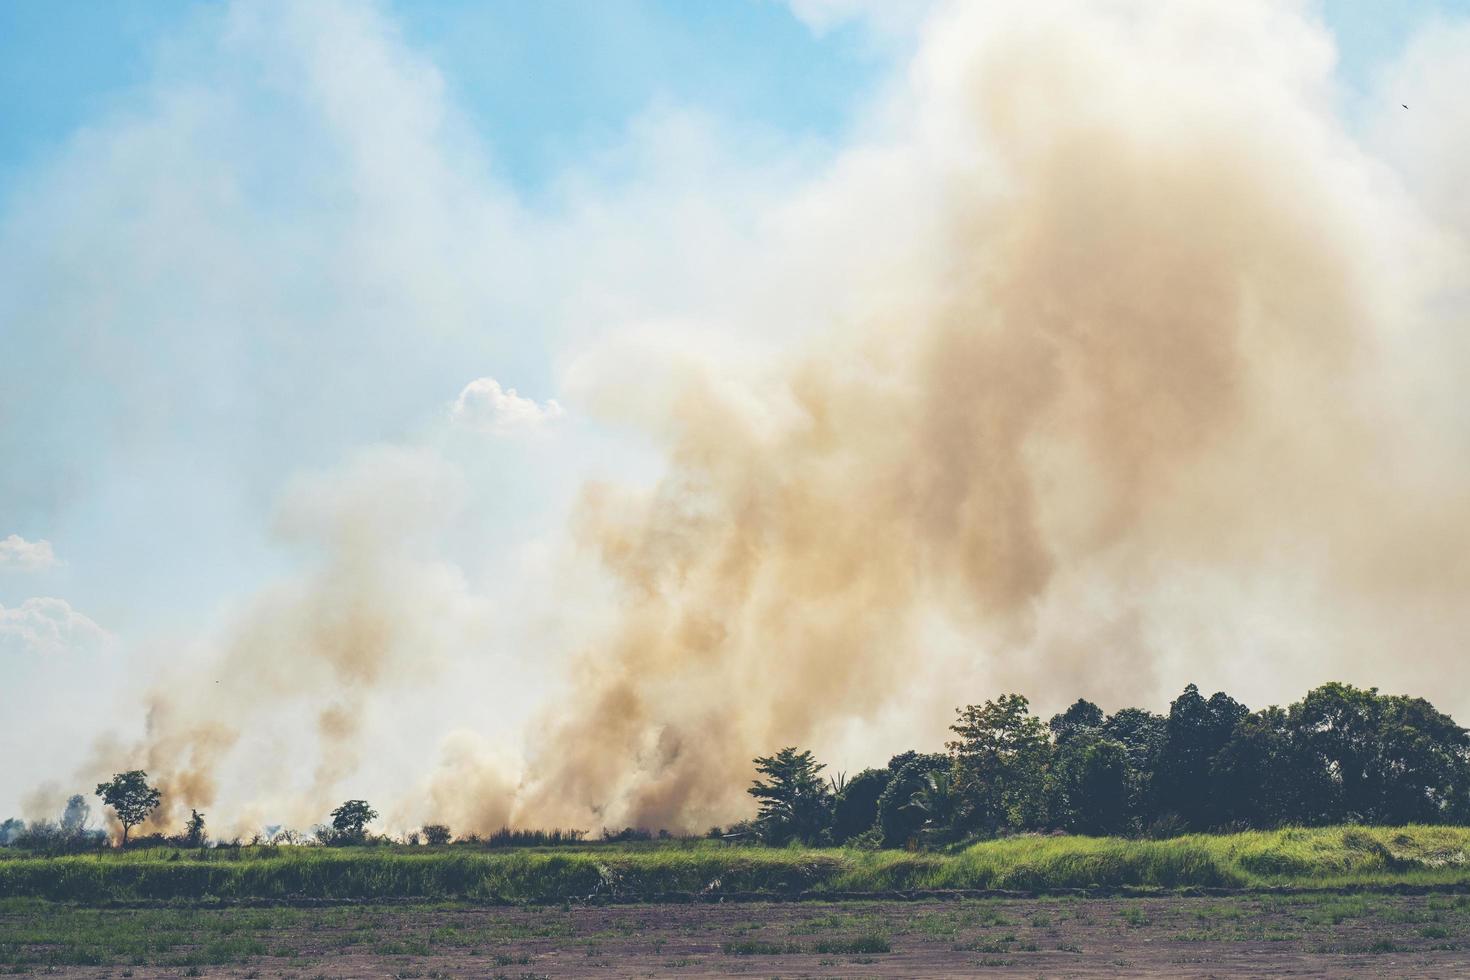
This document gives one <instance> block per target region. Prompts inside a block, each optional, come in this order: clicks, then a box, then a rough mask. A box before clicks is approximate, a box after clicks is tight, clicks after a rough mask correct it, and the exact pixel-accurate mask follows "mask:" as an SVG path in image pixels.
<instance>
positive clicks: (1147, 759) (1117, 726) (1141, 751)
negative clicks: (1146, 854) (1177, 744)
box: [1099, 708, 1168, 827]
mask: <svg viewBox="0 0 1470 980" xmlns="http://www.w3.org/2000/svg"><path fill="white" fill-rule="evenodd" d="M1167 731H1168V719H1166V718H1165V717H1164V716H1163V715H1161V714H1156V713H1155V712H1152V711H1145V710H1143V709H1142V708H1120V709H1118V710H1117V711H1115V712H1114V713H1113V714H1112V715H1110V716H1108V719H1107V721H1105V722H1103V724H1102V728H1101V729H1099V734H1100V735H1101V736H1102V737H1103V738H1107V739H1111V740H1112V741H1114V742H1117V743H1118V744H1119V745H1121V746H1123V751H1124V753H1125V754H1126V756H1127V758H1128V812H1129V818H1130V822H1132V823H1133V824H1135V825H1137V826H1139V827H1146V826H1148V825H1149V824H1150V823H1152V822H1153V819H1154V816H1155V815H1156V814H1155V811H1154V809H1153V774H1154V768H1155V767H1156V766H1157V764H1158V759H1159V756H1160V755H1162V754H1163V750H1164V743H1165V741H1166V740H1167Z"/></svg>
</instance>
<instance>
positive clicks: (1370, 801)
mask: <svg viewBox="0 0 1470 980" xmlns="http://www.w3.org/2000/svg"><path fill="white" fill-rule="evenodd" d="M1289 716H1290V724H1291V725H1292V727H1293V728H1294V729H1295V731H1296V733H1297V735H1298V737H1300V738H1301V739H1302V741H1303V742H1304V744H1305V745H1306V747H1307V749H1308V751H1309V752H1310V753H1311V755H1312V757H1313V760H1314V764H1315V766H1316V767H1317V768H1318V769H1319V770H1320V771H1321V772H1323V773H1324V774H1325V775H1326V779H1327V785H1328V786H1329V788H1330V796H1329V807H1328V812H1327V814H1326V815H1327V817H1328V818H1329V819H1331V820H1333V821H1345V820H1361V821H1364V822H1368V823H1406V822H1410V821H1425V822H1435V821H1440V820H1446V819H1455V818H1457V817H1460V818H1463V816H1464V815H1465V814H1466V810H1467V806H1470V801H1467V793H1470V736H1467V733H1466V731H1465V729H1463V728H1461V727H1460V726H1458V725H1456V724H1455V722H1454V720H1453V719H1451V718H1450V717H1449V716H1448V715H1445V714H1443V713H1441V712H1440V711H1438V710H1437V709H1435V707H1434V706H1433V705H1432V704H1430V703H1429V702H1428V701H1425V700H1424V699H1423V698H1408V697H1402V696H1394V697H1388V696H1383V695H1380V694H1379V693H1378V689H1377V688H1368V689H1366V690H1365V689H1362V688H1357V687H1353V686H1352V685H1350V684H1339V683H1330V684H1324V685H1322V686H1321V687H1318V688H1315V689H1314V690H1311V691H1308V692H1307V695H1306V696H1305V697H1304V698H1303V699H1302V700H1301V701H1299V702H1298V703H1296V704H1294V705H1292V706H1291V709H1290V712H1289Z"/></svg>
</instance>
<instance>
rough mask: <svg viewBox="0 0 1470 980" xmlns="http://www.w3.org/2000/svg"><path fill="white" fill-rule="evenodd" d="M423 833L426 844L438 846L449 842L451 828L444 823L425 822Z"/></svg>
mask: <svg viewBox="0 0 1470 980" xmlns="http://www.w3.org/2000/svg"><path fill="white" fill-rule="evenodd" d="M423 833H424V842H425V843H426V844H432V845H435V846H437V845H440V844H448V843H449V828H448V827H446V826H445V825H444V824H442V823H428V824H424V831H423Z"/></svg>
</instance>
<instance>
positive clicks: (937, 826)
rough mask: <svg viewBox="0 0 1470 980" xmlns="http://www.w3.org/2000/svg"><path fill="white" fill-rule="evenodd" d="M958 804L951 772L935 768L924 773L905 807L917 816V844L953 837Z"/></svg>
mask: <svg viewBox="0 0 1470 980" xmlns="http://www.w3.org/2000/svg"><path fill="white" fill-rule="evenodd" d="M959 802H960V798H959V795H958V794H957V793H956V792H955V780H954V770H953V769H937V770H935V771H933V772H927V773H925V774H924V778H923V780H922V781H921V782H920V784H919V788H918V789H916V790H915V791H914V793H913V795H912V796H910V797H909V802H908V804H907V807H906V808H907V809H908V810H910V811H912V812H913V813H915V814H917V815H918V817H919V820H920V824H919V830H918V833H917V835H916V836H917V838H918V841H919V843H922V844H926V845H927V844H936V843H942V842H943V841H945V840H947V839H948V838H949V837H951V836H952V835H953V834H954V828H955V814H956V812H957V810H958V807H959Z"/></svg>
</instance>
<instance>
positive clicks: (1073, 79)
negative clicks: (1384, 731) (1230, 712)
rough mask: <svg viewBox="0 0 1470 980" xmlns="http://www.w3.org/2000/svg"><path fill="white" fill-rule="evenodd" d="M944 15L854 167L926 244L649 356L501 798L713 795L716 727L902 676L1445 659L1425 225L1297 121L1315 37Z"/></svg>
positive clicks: (589, 805)
mask: <svg viewBox="0 0 1470 980" xmlns="http://www.w3.org/2000/svg"><path fill="white" fill-rule="evenodd" d="M978 6H979V5H964V6H962V7H959V8H956V9H955V10H953V11H951V12H949V13H947V14H944V15H942V16H940V17H938V18H936V20H935V21H933V22H932V23H931V24H930V26H929V30H928V32H927V40H926V45H925V48H924V50H923V51H922V52H921V54H920V55H919V58H918V62H917V64H916V67H915V78H916V81H915V84H914V89H915V90H914V92H913V95H914V98H915V100H916V104H915V109H916V111H917V112H918V113H919V125H920V129H921V132H922V133H925V134H927V135H928V138H929V142H927V144H926V145H921V146H919V147H916V148H914V149H913V150H912V151H911V153H912V157H911V158H910V159H903V156H902V153H903V151H900V159H899V164H900V167H901V169H900V170H899V172H898V173H897V175H896V176H895V175H894V174H893V173H892V171H890V174H889V179H904V178H907V179H913V180H928V181H932V182H933V184H934V195H935V196H934V199H933V201H932V207H934V208H935V209H936V211H937V213H939V214H942V216H943V217H942V220H941V221H940V222H938V225H939V227H940V229H941V231H940V239H939V242H938V247H937V248H936V249H935V250H934V253H933V254H935V255H936V256H937V260H936V261H935V262H934V263H933V264H932V265H931V266H930V267H928V268H924V269H922V271H921V274H920V275H917V276H913V275H910V276H909V278H908V279H907V280H905V279H904V278H902V277H903V275H904V270H899V272H898V273H897V274H896V275H894V276H893V278H892V279H890V281H889V290H890V293H891V294H893V295H895V296H897V297H898V299H899V301H898V303H897V304H896V308H895V309H892V310H886V311H883V312H882V313H881V314H880V315H876V316H873V317H870V318H868V320H867V322H861V323H859V324H857V325H856V326H855V327H854V328H853V329H851V330H849V331H847V332H845V333H842V334H840V335H837V336H833V337H827V338H824V339H823V342H822V344H821V346H820V348H819V349H817V350H814V351H813V352H812V353H810V354H808V355H806V356H805V357H801V358H797V359H795V361H794V363H790V364H786V365H782V366H780V367H778V368H776V369H774V370H773V371H772V372H770V374H769V376H768V377H766V378H764V379H762V382H761V384H760V386H759V387H757V388H754V389H752V390H751V391H747V393H746V394H747V400H746V401H737V400H734V399H725V398H722V397H720V395H719V391H720V389H719V388H718V387H715V386H711V385H709V384H706V383H702V380H701V379H700V378H697V377H696V378H689V379H686V384H685V386H684V387H683V389H682V391H681V393H680V395H679V397H678V399H677V401H676V403H675V410H674V414H673V422H672V426H673V437H672V439H671V444H670V446H669V472H668V475H667V476H666V477H665V479H664V480H663V481H662V483H661V484H660V485H659V486H658V487H657V488H656V489H655V490H653V491H652V492H651V493H648V494H645V495H639V494H630V493H625V492H621V491H618V490H615V489H613V488H609V487H604V486H591V487H589V488H588V489H587V491H586V492H585V494H584V495H583V498H582V502H581V505H580V508H579V511H578V518H577V521H578V523H577V528H578V533H579V535H580V537H581V539H582V540H584V541H585V542H586V543H587V544H588V545H589V546H590V547H592V548H594V549H595V550H596V552H597V554H598V555H599V556H600V558H601V561H602V562H603V564H604V565H605V566H606V568H607V569H608V571H609V572H610V573H611V574H612V575H613V576H614V577H615V578H616V580H617V581H618V582H619V583H620V584H621V586H622V589H623V595H624V602H625V613H624V616H623V620H622V623H621V625H620V626H619V627H618V628H617V629H616V631H615V632H614V634H613V636H612V637H611V638H610V639H609V641H608V642H607V643H606V644H605V645H600V646H597V647H595V648H594V649H592V650H590V651H589V652H588V653H587V655H586V656H585V657H584V658H583V659H582V660H581V661H580V663H579V665H578V667H577V671H576V674H575V676H574V679H573V681H572V684H571V685H570V686H571V691H572V695H571V703H570V705H568V706H567V707H566V708H565V709H564V710H561V711H558V712H555V713H553V716H552V717H553V718H554V719H555V720H554V726H553V729H552V730H553V731H554V732H555V737H554V738H553V739H552V740H551V741H550V743H549V744H548V745H547V746H546V747H545V748H544V749H543V750H542V752H541V753H540V754H539V755H537V756H535V757H533V759H532V764H531V767H530V772H531V774H532V780H531V782H530V783H529V784H528V786H527V787H526V791H525V795H524V797H523V798H522V800H521V804H520V807H521V808H520V809H519V810H518V813H519V814H520V815H521V817H522V819H524V820H526V821H534V820H536V819H544V818H545V815H546V814H555V815H556V816H557V819H560V820H564V821H566V822H569V823H573V824H580V825H585V824H588V823H596V822H599V821H601V822H603V823H608V824H615V825H620V824H622V823H635V824H642V825H648V826H678V827H683V828H697V827H699V826H702V825H706V824H707V823H709V822H714V821H718V820H721V819H728V817H729V815H731V814H732V813H739V812H741V811H742V809H743V807H742V793H743V788H744V785H745V784H746V781H747V779H748V774H749V771H750V759H751V757H752V755H754V754H756V753H758V752H767V751H770V750H771V749H773V748H775V747H777V746H779V745H782V744H790V743H798V744H811V743H813V742H816V743H818V744H820V743H823V742H827V741H830V740H831V739H832V737H833V734H834V730H835V728H836V726H838V725H840V724H841V723H843V722H844V721H845V720H846V719H850V718H857V719H864V718H872V717H874V716H876V715H878V714H879V713H880V712H881V711H882V710H883V709H884V708H885V706H887V705H889V704H890V702H891V701H892V699H893V698H894V697H895V696H896V692H902V691H904V690H906V689H907V688H908V683H907V682H908V681H909V679H910V678H911V677H913V676H914V675H915V674H916V673H920V674H925V675H928V676H931V677H933V676H936V675H937V676H943V675H945V674H946V673H947V674H949V676H950V677H951V678H955V679H964V680H966V681H971V682H973V680H975V679H976V678H977V676H978V677H983V678H984V679H985V680H986V681H987V682H988V684H987V685H986V686H979V685H975V684H973V683H968V684H966V685H965V686H964V687H963V688H961V689H960V691H962V692H963V693H960V691H954V690H952V689H950V688H948V687H946V691H945V693H946V694H948V695H949V696H950V697H951V698H960V697H969V698H970V699H972V700H973V699H975V698H977V697H979V696H982V695H986V694H988V693H991V692H994V691H996V690H1000V689H1010V688H1020V689H1022V690H1027V691H1031V692H1033V695H1034V693H1035V692H1036V691H1038V689H1040V690H1042V691H1043V692H1044V691H1047V690H1050V689H1055V688H1058V687H1060V688H1065V689H1066V690H1067V691H1068V692H1069V693H1070V692H1076V691H1079V690H1080V691H1084V692H1086V693H1089V694H1091V695H1092V696H1095V697H1099V698H1101V699H1103V700H1105V701H1106V702H1109V703H1114V704H1116V703H1120V702H1122V701H1124V700H1126V699H1150V700H1151V699H1152V698H1155V697H1157V696H1158V695H1159V693H1161V692H1162V691H1166V690H1168V689H1169V688H1170V687H1171V686H1174V687H1177V686H1179V685H1181V684H1182V683H1183V682H1184V681H1185V680H1186V679H1189V678H1190V677H1193V676H1196V675H1197V674H1205V675H1212V676H1216V677H1219V676H1222V675H1224V676H1227V677H1234V678H1236V679H1239V678H1241V676H1242V675H1243V674H1244V673H1245V671H1244V670H1242V669H1241V668H1242V667H1243V666H1245V665H1248V664H1250V663H1252V662H1254V661H1255V658H1256V657H1257V656H1262V655H1267V656H1274V655H1276V654H1281V655H1283V656H1284V657H1285V658H1286V659H1284V660H1282V661H1278V662H1277V667H1276V677H1275V678H1273V683H1272V685H1271V690H1272V691H1279V690H1281V689H1282V688H1281V687H1280V686H1279V684H1280V681H1281V679H1282V678H1285V677H1287V676H1290V677H1291V678H1292V679H1293V680H1296V679H1297V678H1298V677H1299V676H1301V675H1304V674H1310V673H1311V671H1319V672H1321V673H1318V674H1317V675H1316V676H1314V677H1307V678H1305V679H1306V680H1307V682H1308V683H1311V682H1314V681H1318V680H1321V679H1323V678H1324V677H1325V676H1326V675H1327V674H1329V673H1330V674H1332V675H1333V676H1338V675H1349V676H1354V677H1358V676H1362V677H1368V676H1371V675H1373V673H1374V672H1378V673H1380V674H1381V673H1382V671H1383V669H1384V664H1383V660H1382V658H1383V656H1384V654H1385V653H1387V652H1388V651H1389V650H1393V649H1404V648H1408V649H1412V650H1414V651H1415V654H1416V657H1418V658H1421V659H1420V661H1419V663H1418V664H1417V665H1416V667H1417V669H1415V668H1414V667H1411V668H1409V669H1406V670H1400V671H1397V672H1396V673H1397V678H1396V679H1399V680H1408V679H1409V678H1410V677H1411V676H1414V675H1417V677H1415V679H1416V680H1417V682H1418V683H1419V684H1420V685H1426V684H1431V683H1432V681H1433V676H1434V674H1435V673H1436V672H1437V671H1439V670H1443V669H1445V668H1446V667H1447V666H1448V665H1451V664H1453V663H1455V662H1456V660H1455V658H1456V657H1458V656H1459V655H1460V653H1461V652H1462V651H1463V644H1464V641H1465V638H1466V636H1467V634H1470V617H1467V615H1466V613H1465V612H1464V611H1463V604H1462V603H1461V602H1460V600H1459V599H1458V598H1457V596H1460V595H1462V594H1463V590H1464V589H1465V587H1466V585H1467V584H1470V574H1467V573H1470V562H1467V560H1466V558H1465V557H1464V556H1465V555H1467V554H1470V550H1467V545H1470V530H1467V529H1470V479H1467V477H1470V473H1467V471H1466V468H1465V462H1464V456H1463V454H1458V453H1454V452H1453V451H1452V450H1451V446H1452V445H1453V444H1454V440H1455V439H1456V438H1458V437H1460V436H1462V435H1463V425H1461V427H1460V428H1459V430H1458V431H1457V430H1454V429H1451V428H1441V429H1438V430H1436V429H1435V428H1433V427H1432V425H1433V423H1432V422H1431V421H1429V420H1427V419H1424V418H1422V417H1421V416H1420V415H1419V414H1418V413H1417V412H1416V411H1415V409H1414V406H1413V402H1412V401H1410V400H1409V399H1410V398H1412V397H1415V396H1419V397H1423V393H1424V392H1426V391H1431V390H1434V388H1435V386H1436V385H1440V384H1443V382H1444V380H1445V379H1444V378H1443V377H1439V378H1435V377H1432V376H1426V375H1424V374H1420V373H1416V372H1417V368H1415V367H1414V366H1413V364H1412V359H1410V360H1409V361H1408V362H1406V361H1404V360H1400V359H1399V358H1398V357H1397V355H1398V353H1399V352H1400V349H1401V348H1402V347H1405V346H1407V347H1408V348H1411V349H1412V348H1420V349H1422V347H1423V346H1424V345H1431V346H1432V345H1437V344H1438V343H1439V341H1440V333H1439V331H1444V330H1445V329H1446V328H1447V327H1451V326H1452V324H1449V323H1444V322H1436V320H1435V318H1434V314H1433V312H1432V303H1431V300H1432V296H1430V295H1426V294H1423V293H1419V292H1416V290H1415V288H1414V287H1413V285H1412V284H1409V283H1406V282H1405V281H1404V280H1403V279H1402V278H1401V277H1402V274H1403V272H1404V270H1403V269H1402V268H1401V266H1402V263H1403V262H1404V261H1405V255H1406V253H1407V252H1409V251H1410V250H1411V249H1412V248H1413V247H1414V245H1425V244H1427V243H1429V242H1430V241H1431V240H1432V239H1433V238H1434V235H1435V230H1434V229H1433V228H1432V227H1431V226H1430V225H1429V224H1428V223H1427V222H1426V221H1425V220H1424V216H1423V215H1421V214H1419V213H1417V211H1416V209H1415V208H1414V206H1413V204H1412V203H1411V202H1409V201H1408V200H1406V199H1405V198H1404V197H1403V196H1402V192H1401V191H1399V189H1398V188H1397V187H1396V186H1395V185H1394V183H1393V181H1392V180H1391V179H1390V178H1389V176H1388V175H1387V174H1386V173H1385V172H1384V170H1383V168H1381V167H1380V166H1379V165H1378V164H1377V163H1375V161H1374V160H1373V159H1372V157H1371V156H1370V155H1369V154H1367V153H1366V152H1365V150H1364V149H1363V148H1362V147H1360V146H1358V145H1356V144H1355V143H1354V142H1353V141H1352V140H1351V139H1350V138H1349V136H1348V135H1347V134H1346V133H1345V132H1344V131H1343V130H1342V129H1341V128H1340V127H1339V126H1338V124H1336V123H1335V122H1334V120H1333V117H1332V114H1331V112H1330V96H1331V91H1330V73H1331V58H1332V55H1331V48H1330V44H1329V42H1328V39H1327V38H1326V36H1325V35H1324V34H1323V33H1322V32H1321V31H1320V30H1319V29H1317V28H1316V27H1314V26H1313V25H1312V24H1311V23H1309V22H1308V21H1307V20H1305V19H1303V18H1302V17H1301V16H1300V15H1299V14H1298V13H1296V12H1293V11H1291V10H1289V9H1287V8H1284V7H1282V5H1267V4H1252V3H1247V4H1233V5H1228V7H1227V6H1222V5H1219V4H1205V3H1184V4H1170V5H1157V4H1140V3H1111V4H1094V3H1086V4H1083V3H1042V4H1025V5H1009V4H996V5H984V6H985V9H984V10H980V9H976V8H977V7H978ZM1244 52H1250V57H1245V56H1244V55H1243V53H1244ZM905 164H906V165H907V166H906V167H905V166H903V165H905ZM848 190H851V188H848ZM847 203H848V205H849V206H850V207H852V208H855V209H859V210H860V209H862V208H863V207H864V205H865V201H864V198H863V196H862V195H861V194H855V195H853V196H852V197H851V198H850V199H849V200H848V202H847ZM1406 246H1407V247H1406ZM858 247H860V246H858ZM1461 269H1463V267H1461ZM873 274H874V275H883V271H882V270H874V271H873ZM1420 366H1421V367H1422V365H1420ZM714 370H715V369H714V368H711V371H712V372H713V371H714ZM1444 390H1445V389H1443V388H1441V389H1440V391H1444ZM1411 392H1413V393H1414V395H1411V394H1410V393H1411ZM749 399H753V400H754V401H755V404H756V409H755V410H752V409H751V407H750V404H749ZM1278 588H1279V589H1280V590H1281V592H1280V595H1281V596H1283V597H1285V596H1290V597H1292V598H1293V599H1296V598H1300V599H1301V601H1302V605H1301V606H1300V607H1299V608H1281V607H1280V606H1276V605H1275V604H1274V603H1272V602H1270V601H1269V599H1268V597H1267V596H1265V595H1264V593H1267V592H1269V590H1272V589H1278ZM1242 590H1244V592H1245V593H1247V594H1245V595H1242V594H1241V591H1242ZM1263 600H1265V601H1263ZM929 616H937V617H938V618H939V619H940V620H941V621H943V622H945V623H947V624H949V625H950V628H951V632H952V634H953V636H955V637H958V638H960V639H959V642H958V643H956V642H954V640H953V639H951V641H950V642H949V643H947V644H941V645H940V646H939V648H937V649H936V648H928V647H926V646H925V645H924V640H923V638H922V637H923V633H922V630H921V626H922V624H923V622H924V620H925V618H926V617H929ZM1277 617H1280V618H1282V619H1285V620H1286V621H1287V622H1288V623H1291V624H1293V625H1294V626H1295V627H1296V629H1295V630H1293V631H1291V632H1289V633H1288V637H1287V639H1289V642H1282V640H1283V637H1282V635H1281V632H1282V630H1281V628H1280V627H1279V626H1278V625H1277V624H1276V623H1275V622H1273V620H1275V619H1276V618H1277ZM1211 620H1226V621H1231V620H1234V621H1237V622H1239V623H1240V626H1241V628H1240V632H1239V636H1238V639H1240V640H1242V641H1243V643H1242V644H1241V645H1240V646H1238V647H1235V648H1234V649H1232V648H1231V646H1233V644H1228V645H1227V644H1218V643H1215V642H1211V641H1210V638H1209V633H1210V631H1211V630H1210V628H1209V627H1208V626H1204V628H1201V624H1207V623H1209V622H1210V621H1211ZM1252 629H1254V630H1255V631H1256V635H1254V636H1253V635H1251V634H1252ZM945 646H948V649H945V648H944V647H945ZM1222 647H1223V648H1222ZM1252 648H1254V649H1252ZM1217 656H1218V657H1233V658H1235V660H1236V662H1235V663H1234V664H1232V665H1230V666H1228V667H1227V668H1226V669H1225V670H1221V669H1219V668H1218V667H1217V666H1216V665H1214V664H1212V663H1211V662H1210V659H1211V658H1212V657H1217ZM1171 657H1175V658H1179V660H1180V664H1179V666H1180V667H1182V668H1183V669H1182V670H1181V669H1177V668H1176V667H1174V666H1172V665H1171V666H1170V669H1168V670H1165V669H1164V668H1165V665H1166V664H1167V663H1168V662H1169V660H1170V658H1171ZM1303 657H1305V658H1309V660H1310V664H1311V670H1310V671H1304V670H1303V669H1302V667H1303V664H1302V663H1301V662H1300V658H1303ZM1431 665H1433V666H1431ZM936 667H937V668H938V669H937V670H936ZM1421 689H1423V688H1422V686H1421Z"/></svg>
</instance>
